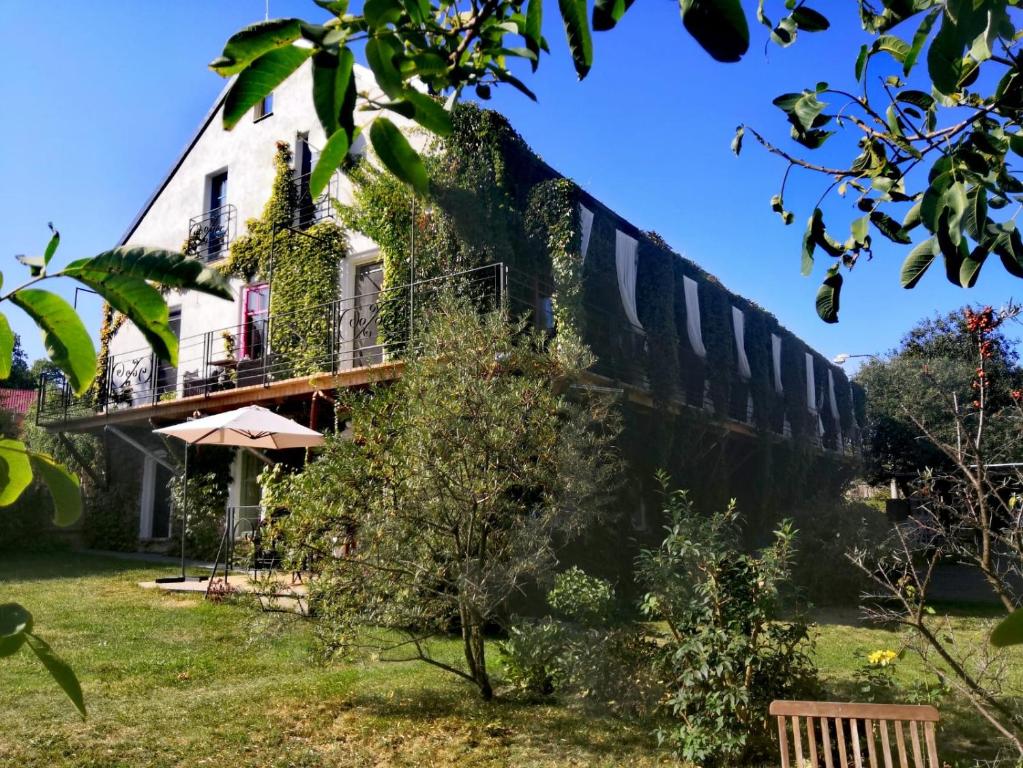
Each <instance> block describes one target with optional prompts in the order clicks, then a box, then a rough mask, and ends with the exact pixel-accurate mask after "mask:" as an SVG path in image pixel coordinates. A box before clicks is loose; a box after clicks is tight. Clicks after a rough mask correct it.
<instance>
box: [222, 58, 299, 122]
mask: <svg viewBox="0 0 1023 768" xmlns="http://www.w3.org/2000/svg"><path fill="white" fill-rule="evenodd" d="M312 55H313V49H312V48H299V47H298V46H297V45H289V46H287V47H285V48H277V49H275V50H272V51H269V52H267V53H264V54H263V55H262V56H260V57H259V58H258V59H256V60H255V61H253V62H252V63H251V64H249V65H248V66H247V67H246V68H245V69H244V70H243V71H242V72H240V73H239V74H238V78H237V79H236V80H235V81H234V83H233V84H232V85H231V90H229V91H228V92H227V98H225V99H224V130H227V131H229V130H231V129H232V128H234V127H235V126H236V125H237V124H238V121H240V120H241V119H242V118H243V117H245V115H246V113H248V111H249V110H250V109H252V108H253V107H254V106H255V105H256V104H258V103H259V102H260V101H262V100H263V99H264V98H265V97H266V96H267V95H269V94H270V92H271V91H273V89H274V88H276V87H277V86H279V85H280V84H281V83H283V82H284V81H285V80H287V79H288V78H289V77H290V76H291V75H292V73H294V71H295V70H296V69H298V68H299V67H300V66H302V64H303V63H304V62H305V60H306V59H308V58H309V57H310V56H312Z"/></svg>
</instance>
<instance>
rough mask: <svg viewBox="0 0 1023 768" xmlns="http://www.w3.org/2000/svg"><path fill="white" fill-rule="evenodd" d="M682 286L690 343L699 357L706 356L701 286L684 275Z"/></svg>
mask: <svg viewBox="0 0 1023 768" xmlns="http://www.w3.org/2000/svg"><path fill="white" fill-rule="evenodd" d="M682 286H683V288H684V290H685V297H686V332H687V333H688V334H689V345H690V346H691V347H692V348H693V352H694V353H695V354H696V356H697V357H706V356H707V349H706V347H704V346H703V332H702V331H701V330H700V295H699V286H698V285H697V284H696V281H695V280H693V279H692V278H691V277H686V276H684V275H683V277H682Z"/></svg>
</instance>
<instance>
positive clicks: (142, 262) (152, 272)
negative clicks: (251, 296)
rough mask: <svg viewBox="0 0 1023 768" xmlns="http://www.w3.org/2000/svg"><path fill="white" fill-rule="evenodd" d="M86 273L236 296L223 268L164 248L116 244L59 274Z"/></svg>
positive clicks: (72, 264)
mask: <svg viewBox="0 0 1023 768" xmlns="http://www.w3.org/2000/svg"><path fill="white" fill-rule="evenodd" d="M84 273H90V274H100V275H104V274H110V275H124V276H125V277H137V278H141V279H142V280H149V281H151V282H154V283H157V284H158V285H161V286H163V287H165V288H178V289H180V290H188V291H199V292H200V293H208V294H211V295H213V296H219V297H220V298H222V299H228V300H230V299H233V298H234V293H233V292H232V291H231V285H230V283H228V281H227V279H226V278H225V277H224V275H223V274H222V273H221V272H220V271H218V270H216V269H211V268H210V267H207V266H206V265H205V264H203V263H202V262H201V261H199V260H198V259H190V258H188V257H187V256H184V255H183V254H180V253H177V252H175V251H166V250H163V249H161V248H141V247H138V246H122V247H119V248H114V249H112V250H109V251H104V252H103V253H101V254H99V255H98V256H93V257H92V258H91V259H79V260H78V261H74V262H72V263H71V264H68V266H67V267H66V268H65V269H64V270H63V271H62V272H61V273H60V274H62V275H66V276H68V277H73V278H76V279H77V278H78V277H79V275H81V274H84ZM94 279H95V278H94Z"/></svg>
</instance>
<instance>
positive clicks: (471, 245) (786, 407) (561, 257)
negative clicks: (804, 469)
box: [340, 104, 854, 448]
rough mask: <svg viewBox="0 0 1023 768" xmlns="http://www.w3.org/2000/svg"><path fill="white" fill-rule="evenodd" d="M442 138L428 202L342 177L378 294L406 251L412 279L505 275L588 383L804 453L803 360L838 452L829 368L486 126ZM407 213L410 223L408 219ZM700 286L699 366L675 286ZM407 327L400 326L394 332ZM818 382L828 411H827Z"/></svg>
mask: <svg viewBox="0 0 1023 768" xmlns="http://www.w3.org/2000/svg"><path fill="white" fill-rule="evenodd" d="M453 122H454V127H455V130H454V132H453V134H452V136H451V137H450V138H449V139H447V140H445V141H443V142H439V143H438V144H437V145H436V146H435V148H434V152H432V153H431V155H430V157H429V159H428V163H429V165H430V171H431V178H432V190H431V195H430V199H429V200H428V201H422V200H420V201H418V202H414V201H413V197H412V194H411V192H410V191H409V190H408V188H407V187H405V186H403V185H401V184H400V183H398V182H396V181H395V180H394V179H393V178H392V177H390V176H389V175H386V174H382V173H380V172H378V171H376V170H374V169H373V168H372V167H371V166H369V165H368V164H365V163H364V164H361V165H360V166H358V167H357V168H355V169H354V170H353V172H352V176H353V178H354V180H355V183H356V190H355V200H354V203H353V204H352V205H350V206H340V211H341V217H342V220H343V222H344V224H345V225H346V226H347V227H349V228H351V229H353V230H358V231H360V232H363V233H365V234H366V235H368V236H369V237H371V238H372V239H373V240H374V241H375V242H376V243H378V244H379V246H380V248H381V251H382V253H383V257H384V262H385V278H384V279H385V284H386V285H389V286H398V285H404V284H407V283H408V281H409V277H410V272H409V253H410V251H411V249H412V241H413V239H414V241H415V254H416V256H415V272H416V274H415V278H416V279H423V278H426V277H432V276H439V275H443V274H446V273H450V272H454V271H460V270H465V269H471V268H473V267H478V266H483V265H485V264H490V263H493V262H502V263H504V264H505V265H506V266H507V267H508V268H509V272H510V282H511V285H510V292H511V299H512V309H513V310H518V311H522V310H537V309H539V306H538V303H537V301H538V298H540V297H543V296H551V298H552V299H553V308H554V317H555V320H556V324H557V328H558V332H559V333H564V332H573V333H577V334H579V335H580V336H581V337H582V338H583V339H584V340H585V341H586V342H587V343H588V344H589V345H590V347H591V348H592V350H593V352H594V354H595V355H596V356H597V365H596V371H597V372H599V373H602V374H604V375H606V376H609V377H610V378H613V379H617V380H621V381H624V382H627V383H632V384H639V385H641V386H643V387H646V388H649V390H650V391H651V393H652V394H653V396H654V397H655V398H656V400H657V401H658V402H661V403H673V402H674V403H685V404H688V405H691V406H696V407H698V408H701V409H702V408H704V406H705V405H706V406H708V409H709V410H712V411H713V413H715V414H716V415H718V416H719V417H729V418H732V419H735V420H739V421H745V420H746V417H747V415H748V404H749V401H750V400H752V405H753V408H752V419H753V423H754V424H755V425H756V426H757V427H758V428H759V429H761V430H764V431H771V432H777V433H782V432H783V431H787V430H786V429H785V424H786V422H787V423H788V426H789V428H790V429H791V432H792V435H793V436H794V437H796V438H806V439H809V440H810V441H811V442H816V438H817V432H818V423H817V416H816V415H814V414H812V413H811V412H810V408H809V407H808V404H807V402H806V369H805V365H806V363H805V361H806V353H810V354H811V355H812V356H813V361H814V371H815V385H816V387H817V390H818V391H817V394H816V400H815V402H814V403H813V407H814V409H817V408H818V406H823V407H820V408H819V416H820V421H821V423H822V424H823V428H824V434H823V436H822V437H821V442H823V444H824V445H825V446H827V447H831V448H838V447H839V446H838V435H839V431H841V434H842V435H843V436H844V437H846V438H848V437H850V436H851V435H852V432H853V429H852V427H853V424H854V418H853V398H852V397H851V396H850V386H849V381H848V379H847V378H846V376H845V374H844V373H843V371H842V370H841V369H840V368H836V367H834V366H832V365H831V364H830V363H829V362H828V361H827V360H826V359H825V358H824V357H822V356H821V355H819V354H818V353H816V352H814V351H813V350H811V349H810V348H809V347H807V345H806V344H804V343H803V342H802V341H801V340H800V339H799V338H797V337H796V336H795V335H794V334H792V333H790V332H789V331H788V330H786V329H785V328H783V327H782V326H781V325H780V324H779V323H778V321H777V319H776V318H775V317H774V316H773V315H771V314H770V313H768V312H766V311H765V310H763V309H762V308H760V307H758V306H757V305H755V304H754V303H753V302H751V301H749V300H747V299H745V298H743V297H741V296H737V295H735V294H733V293H731V292H730V291H728V290H727V289H726V288H725V287H724V286H723V285H721V283H720V282H719V281H718V280H717V279H716V278H715V277H714V276H713V275H710V274H708V273H707V272H705V271H704V270H703V269H701V268H700V267H698V266H697V265H696V264H693V263H692V262H690V261H688V260H686V259H684V258H682V257H681V256H680V255H679V254H678V253H676V252H674V251H672V250H671V248H670V247H669V246H668V245H667V243H666V242H665V241H664V240H663V239H662V238H661V237H660V236H658V235H657V234H656V233H653V232H643V231H640V230H638V229H637V228H636V227H634V226H633V225H632V224H630V223H629V222H627V221H625V220H624V219H622V218H621V217H619V216H618V215H616V214H615V213H614V212H613V211H611V210H610V209H608V208H607V207H606V206H604V205H603V204H601V203H600V202H599V201H598V200H595V199H594V198H592V197H591V196H590V195H588V194H587V193H586V192H585V191H583V190H581V189H580V188H579V187H578V186H577V185H575V184H574V183H573V182H571V181H569V180H568V179H565V178H563V177H561V176H560V175H559V174H557V173H556V172H555V171H554V170H553V169H552V168H551V167H550V166H548V165H547V164H546V163H544V162H543V161H542V160H541V159H540V158H539V157H537V156H536V155H535V154H534V153H533V152H532V151H531V150H530V149H529V147H528V146H527V145H526V144H525V142H524V141H523V140H522V138H521V137H520V136H519V135H518V134H517V133H515V131H514V130H513V129H512V128H511V126H510V125H509V124H508V122H507V121H506V120H505V119H504V118H503V117H502V116H501V115H499V114H497V113H495V112H491V111H487V110H482V109H479V108H478V107H476V106H473V105H471V104H462V105H460V106H459V107H457V108H456V110H455V113H454V119H453ZM580 204H582V205H585V206H586V207H587V208H588V209H589V210H591V211H593V212H594V214H595V215H594V221H593V227H592V231H591V234H590V239H589V245H588V248H587V252H586V254H585V258H584V255H583V254H582V253H581V250H580V249H581V241H582V238H581V231H580V230H581V225H580V220H579V205H580ZM413 211H414V213H413ZM616 230H620V231H622V232H624V233H626V234H628V235H630V236H631V237H633V238H636V239H637V240H638V271H637V277H636V283H637V284H636V304H637V311H638V315H639V319H640V322H641V323H642V325H643V331H644V332H643V333H638V332H636V331H635V330H634V329H633V328H632V327H631V326H630V324H629V322H628V320H627V318H626V315H625V311H624V309H623V307H622V302H621V296H620V292H619V287H618V276H617V269H616V257H615V232H616ZM684 277H689V278H691V279H693V280H695V281H696V282H697V284H698V285H699V302H700V316H701V325H702V337H703V343H704V346H705V347H706V357H705V358H701V357H698V356H697V355H696V354H695V353H694V352H693V349H692V346H691V344H690V342H689V338H688V334H687V331H686V306H685V299H684V294H683V278H684ZM732 307H736V308H738V309H740V310H741V311H742V312H743V314H744V317H745V345H744V347H745V351H746V356H747V359H748V360H749V364H750V368H751V374H752V375H751V377H750V379H749V380H748V381H745V380H743V379H742V378H741V377H740V375H739V370H738V365H737V350H736V348H735V337H734V333H733V325H732V323H733V321H732ZM404 317H407V314H401V318H402V322H403V318H404ZM772 334H775V335H777V336H780V337H781V339H782V368H783V370H782V381H783V390H784V391H783V393H781V394H778V393H777V392H776V391H775V387H774V373H773V362H772V353H771V335H772ZM829 369H830V370H831V372H832V375H833V377H834V381H835V395H836V400H837V402H838V407H839V411H840V415H839V418H838V419H837V420H836V419H833V418H832V415H831V410H830V407H829V403H828V400H827V375H828V370H829Z"/></svg>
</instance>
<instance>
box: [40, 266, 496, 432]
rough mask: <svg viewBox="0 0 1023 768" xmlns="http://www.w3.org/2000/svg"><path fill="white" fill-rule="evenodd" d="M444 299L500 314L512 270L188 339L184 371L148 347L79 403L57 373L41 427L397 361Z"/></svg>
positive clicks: (113, 367) (115, 366) (43, 384)
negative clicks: (421, 320)
mask: <svg viewBox="0 0 1023 768" xmlns="http://www.w3.org/2000/svg"><path fill="white" fill-rule="evenodd" d="M445 291H452V292H455V293H457V294H459V295H462V296H466V297H469V298H470V299H471V300H472V301H474V302H476V303H477V304H478V305H479V306H480V307H481V308H483V309H485V308H493V307H496V306H498V304H499V303H500V302H501V301H502V300H503V297H504V296H505V295H506V293H507V271H506V270H505V268H504V265H502V264H491V265H488V266H485V267H479V268H476V269H471V270H466V271H463V272H458V273H453V274H449V275H444V276H442V277H437V278H433V279H429V280H421V281H418V282H416V283H413V284H411V285H405V286H397V287H393V288H386V289H383V290H381V291H378V292H377V293H374V294H371V295H364V296H355V297H351V298H345V299H339V300H336V301H332V302H328V303H326V304H318V305H315V306H311V307H307V308H303V309H299V310H295V311H293V312H286V313H271V314H267V315H263V316H257V317H255V318H250V320H249V321H248V322H246V323H243V324H240V325H232V326H229V327H226V328H217V329H213V330H208V331H206V332H205V333H202V334H198V335H196V336H190V337H186V338H182V339H181V340H180V342H179V345H178V364H177V366H176V367H171V366H169V365H168V364H166V363H163V362H162V361H160V360H159V359H158V358H157V357H156V355H155V354H154V353H153V352H152V350H151V349H149V348H146V349H140V350H134V351H131V352H118V353H115V354H112V355H110V356H109V357H108V358H107V360H106V361H105V364H104V365H103V366H101V371H102V374H101V375H100V376H99V377H98V380H97V384H96V385H95V386H94V387H93V389H92V390H91V391H90V392H88V393H86V394H85V395H83V396H77V395H75V394H74V393H73V392H72V391H71V388H70V386H69V385H68V383H67V381H66V380H65V379H64V377H63V375H61V374H60V373H48V374H45V375H44V376H43V377H42V378H41V380H40V389H39V406H38V416H37V421H38V422H39V423H40V424H44V425H46V424H57V423H62V422H66V421H69V420H73V419H79V418H83V417H87V416H93V415H97V414H109V413H112V412H116V411H120V410H123V409H127V408H139V407H144V406H145V407H148V406H154V405H156V404H158V403H160V402H164V401H170V400H177V399H180V398H186V397H195V396H203V397H208V396H210V395H212V394H214V393H217V392H222V391H225V390H232V389H238V388H241V387H250V386H257V385H258V386H268V385H270V384H272V383H273V382H275V381H283V380H286V379H291V378H296V377H302V376H311V375H314V374H335V373H339V372H342V371H347V370H352V369H356V368H363V367H367V366H371V365H374V364H378V363H383V362H388V361H392V360H398V359H400V358H401V357H402V356H403V355H404V354H406V352H407V349H408V347H409V344H410V341H412V342H414V340H415V334H416V332H417V328H418V329H419V330H418V332H419V333H420V334H421V330H422V326H421V325H417V322H416V318H417V317H422V316H423V314H424V313H425V312H426V311H427V310H428V308H429V307H430V306H431V305H434V304H435V302H436V299H437V297H438V296H439V295H440V294H441V293H443V292H445ZM243 337H244V341H245V343H244V344H242V339H243ZM243 350H244V352H243Z"/></svg>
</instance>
